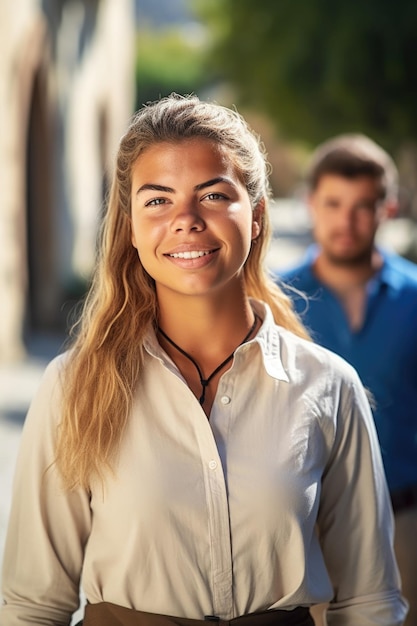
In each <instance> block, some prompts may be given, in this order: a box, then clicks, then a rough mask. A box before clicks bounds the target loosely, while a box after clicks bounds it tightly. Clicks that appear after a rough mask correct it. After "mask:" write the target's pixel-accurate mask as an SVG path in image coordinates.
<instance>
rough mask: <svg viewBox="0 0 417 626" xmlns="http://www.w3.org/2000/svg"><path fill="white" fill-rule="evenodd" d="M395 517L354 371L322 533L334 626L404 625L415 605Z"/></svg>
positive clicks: (325, 492) (325, 486) (324, 497)
mask: <svg viewBox="0 0 417 626" xmlns="http://www.w3.org/2000/svg"><path fill="white" fill-rule="evenodd" d="M393 527H394V522H393V514H392V509H391V504H390V498H389V493H388V489H387V485H386V480H385V474H384V470H383V466H382V460H381V454H380V448H379V443H378V439H377V435H376V430H375V425H374V421H373V416H372V413H371V409H370V406H369V403H368V400H367V397H366V393H365V391H364V389H363V387H362V385H361V383H360V381H359V378H358V377H355V373H353V381H351V383H350V384H348V385H347V387H346V388H345V389H344V390H342V392H341V399H340V408H339V414H338V416H337V424H336V431H335V439H334V445H333V450H332V454H331V458H330V460H329V462H328V464H327V468H326V470H325V473H324V476H323V480H322V494H321V499H320V510H319V515H318V530H319V537H320V543H321V545H322V550H323V554H324V558H325V562H326V566H327V568H328V572H329V575H330V579H331V581H332V584H333V589H334V598H333V600H332V602H331V603H330V606H329V609H328V612H327V621H328V625H329V626H342V625H343V626H357V625H358V624H360V625H361V626H368V625H369V626H371V625H375V624H378V625H379V626H396V625H400V624H402V623H403V620H404V619H405V616H406V613H407V603H406V602H405V600H404V599H403V598H402V596H401V592H400V579H399V573H398V568H397V565H396V561H395V556H394V551H393Z"/></svg>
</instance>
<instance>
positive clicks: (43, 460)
mask: <svg viewBox="0 0 417 626" xmlns="http://www.w3.org/2000/svg"><path fill="white" fill-rule="evenodd" d="M60 361H61V358H60V357H58V358H57V359H55V360H54V361H52V363H51V364H50V365H49V366H48V367H47V369H46V371H45V374H44V376H43V379H42V382H41V385H40V388H39V390H38V392H37V394H36V396H35V397H34V399H33V401H32V404H31V407H30V409H29V412H28V415H27V417H26V421H25V424H24V428H23V432H22V439H21V444H20V450H19V454H18V459H17V465H16V472H15V477H14V483H13V493H12V506H11V513H10V518H9V526H8V532H7V537H6V545H5V552H4V562H3V575H2V581H3V582H2V586H3V606H2V608H1V610H0V624H1V625H2V626H3V625H4V626H6V624H7V626H15V625H16V626H17V625H18V624H19V625H20V624H32V623H33V624H38V625H42V626H43V625H44V626H47V625H50V626H52V625H54V626H61V625H62V626H64V625H65V626H67V625H68V624H69V623H70V621H71V616H72V614H73V612H74V611H75V610H76V609H77V608H78V605H79V583H80V575H81V569H82V561H83V553H84V545H85V543H86V541H87V538H88V535H89V532H90V525H91V519H90V506H89V496H88V493H86V492H85V491H82V490H79V491H74V492H66V491H64V490H63V489H62V487H61V484H60V478H59V474H58V471H57V469H56V467H55V465H54V463H53V460H54V440H55V435H56V427H57V424H58V423H59V417H60V416H59V407H60V374H59V363H60Z"/></svg>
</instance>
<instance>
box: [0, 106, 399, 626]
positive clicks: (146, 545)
mask: <svg viewBox="0 0 417 626" xmlns="http://www.w3.org/2000/svg"><path fill="white" fill-rule="evenodd" d="M261 145H262V144H261V143H260V141H259V138H258V137H257V136H256V135H254V134H253V132H252V131H251V129H250V128H249V127H248V126H247V124H246V122H245V121H244V120H243V118H242V117H241V116H240V115H239V114H238V113H236V112H235V111H232V110H230V109H227V108H224V107H221V106H219V105H216V104H213V103H205V102H201V101H200V100H199V99H198V98H196V97H193V96H190V97H185V98H183V97H180V96H177V95H172V96H170V97H169V98H165V99H162V100H160V101H158V102H155V103H153V104H150V105H148V106H146V107H144V108H143V109H141V110H140V111H139V112H138V113H137V114H136V115H135V117H134V118H133V119H132V122H131V124H130V126H129V128H128V129H127V132H126V134H125V136H124V137H123V138H122V140H121V143H120V146H119V151H118V155H117V162H116V168H115V174H114V178H113V184H112V189H111V194H110V198H109V204H108V209H107V213H106V216H105V220H104V224H103V232H102V238H101V242H100V251H99V252H100V253H99V259H98V265H97V270H96V274H95V278H94V282H93V285H92V288H91V291H90V293H89V295H88V297H87V300H86V303H85V307H84V311H83V313H82V316H81V319H80V322H79V325H78V327H77V328H78V332H77V333H76V334H75V335H74V339H73V342H72V345H71V348H70V349H69V350H68V351H67V353H65V354H64V355H62V356H60V357H58V358H57V359H55V360H54V361H53V362H52V363H51V364H50V365H49V366H48V368H47V370H46V372H45V376H44V379H43V382H42V383H41V386H40V389H39V391H38V393H37V395H36V396H35V398H34V400H33V403H32V406H31V409H30V411H29V414H28V417H27V420H26V423H25V428H24V433H23V437H22V444H21V452H20V457H19V460H18V466H17V471H16V480H15V486H14V496H13V505H12V512H11V516H10V526H9V531H8V538H7V544H6V550H5V562H4V572H3V595H4V599H5V603H4V606H3V607H2V609H1V612H0V621H1V623H2V624H3V623H4V624H7V626H18V624H22V623H42V624H45V625H47V624H50V625H51V626H52V625H56V624H60V625H61V624H62V625H67V624H68V623H69V621H70V617H71V614H72V613H73V612H74V611H75V610H76V609H77V606H78V590H79V583H80V577H81V572H82V573H83V591H84V595H85V597H86V598H87V601H88V604H87V607H86V612H85V617H84V620H83V621H84V626H92V625H93V624H100V626H115V625H116V624H117V625H118V626H120V625H126V626H127V625H136V624H137V625H140V626H174V624H176V625H180V626H181V625H182V624H183V625H184V626H201V625H202V624H203V623H204V621H207V620H209V621H218V622H221V623H225V621H226V622H227V623H229V622H230V620H233V623H234V624H235V623H236V626H239V624H240V623H244V624H245V626H276V625H277V624H283V625H294V626H295V625H298V626H309V625H311V624H312V623H313V622H312V618H311V615H310V611H309V608H310V607H312V606H313V605H316V604H319V603H322V602H329V603H330V604H329V610H328V622H329V624H332V623H334V624H336V623H339V624H340V623H342V622H343V624H344V625H346V626H357V625H358V624H369V625H371V624H378V625H379V626H383V625H385V626H388V625H389V626H398V625H400V624H401V622H402V620H403V617H404V614H405V611H406V606H405V603H404V601H403V599H402V597H401V594H400V591H399V580H398V574H397V569H396V564H395V559H394V556H393V550H392V545H391V535H392V516H391V508H390V501H389V497H388V492H387V489H386V484H385V478H384V473H383V470H382V465H381V459H380V454H379V448H378V443H377V438H376V435H375V429H374V426H373V420H372V415H371V411H370V407H369V404H368V401H367V397H366V394H365V392H364V389H363V387H362V385H361V383H360V381H359V378H358V376H357V375H356V373H355V371H354V370H353V369H352V368H351V367H350V366H348V365H347V363H345V362H344V361H342V360H341V359H340V358H338V357H336V356H335V355H334V354H332V353H330V352H328V351H326V350H325V349H323V348H319V347H318V346H316V345H314V344H313V343H312V342H311V341H310V340H309V338H308V335H307V332H306V331H305V329H304V327H303V326H302V325H301V323H300V321H299V319H298V317H297V316H296V315H295V313H294V311H293V309H292V307H291V305H290V301H289V299H288V298H287V296H285V295H284V294H283V293H282V291H281V290H280V289H279V287H277V286H276V285H275V283H274V281H273V279H272V277H270V276H269V275H268V272H267V271H266V269H265V267H264V256H265V253H266V250H267V246H268V242H269V215H268V203H269V184H268V175H267V174H268V164H267V161H266V155H265V154H264V152H263V150H262V147H261ZM359 467H360V472H358V468H359ZM375 572H377V573H378V575H375Z"/></svg>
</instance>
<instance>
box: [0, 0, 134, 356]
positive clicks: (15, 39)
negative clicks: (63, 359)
mask: <svg viewBox="0 0 417 626" xmlns="http://www.w3.org/2000/svg"><path fill="white" fill-rule="evenodd" d="M134 34H135V23H134V7H133V1H132V0H78V1H77V0H14V2H13V3H10V2H2V3H0V37H1V41H2V55H1V56H0V185H1V187H0V188H1V190H2V192H1V194H0V309H1V311H0V313H1V316H0V320H1V323H0V361H3V362H4V361H10V360H13V359H16V358H20V357H22V356H23V355H24V353H25V350H24V337H25V334H27V333H30V332H33V331H37V330H41V331H49V330H54V329H58V328H59V329H61V328H62V326H63V325H65V323H66V322H65V319H63V317H64V316H65V314H66V300H67V299H68V297H70V295H69V294H71V291H72V290H73V289H74V285H76V284H78V283H80V282H82V281H86V280H88V277H89V274H90V272H91V269H92V265H93V262H94V250H95V240H96V234H97V226H98V222H99V217H100V213H101V210H102V203H103V192H104V189H105V186H106V172H107V171H108V169H109V167H110V165H111V163H112V160H113V156H114V153H115V150H116V147H117V143H118V140H119V138H120V136H121V135H122V133H123V131H124V129H125V127H126V125H127V122H128V119H129V117H130V115H131V113H132V110H133V106H134Z"/></svg>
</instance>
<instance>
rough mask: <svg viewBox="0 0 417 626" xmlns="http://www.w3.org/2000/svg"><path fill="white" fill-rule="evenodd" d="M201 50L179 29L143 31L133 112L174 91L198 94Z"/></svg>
mask: <svg viewBox="0 0 417 626" xmlns="http://www.w3.org/2000/svg"><path fill="white" fill-rule="evenodd" d="M202 64H203V46H202V44H201V42H200V41H199V40H198V38H196V37H195V36H194V37H193V36H192V34H191V33H188V34H187V32H184V31H183V30H181V29H180V28H179V27H178V26H170V27H168V28H163V29H155V28H150V27H143V28H141V29H140V30H139V31H138V33H137V42H136V64H135V68H136V108H137V109H138V108H140V107H141V106H142V104H145V103H146V102H149V101H152V100H157V99H158V98H160V97H161V96H167V95H169V94H170V93H172V92H173V91H175V92H177V93H181V94H188V93H197V92H198V91H199V89H200V88H201V87H202V86H203V85H204V84H205V74H204V72H203V69H202Z"/></svg>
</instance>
